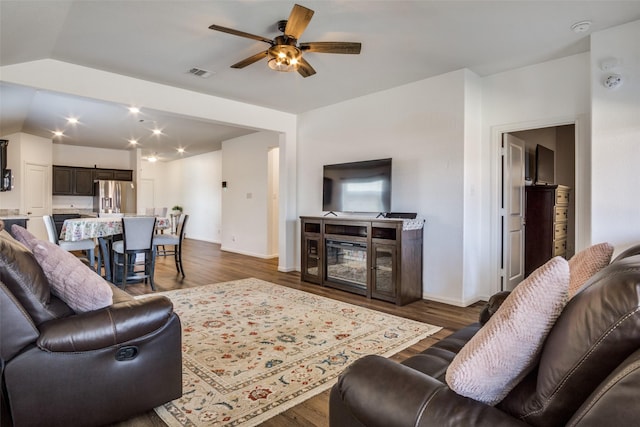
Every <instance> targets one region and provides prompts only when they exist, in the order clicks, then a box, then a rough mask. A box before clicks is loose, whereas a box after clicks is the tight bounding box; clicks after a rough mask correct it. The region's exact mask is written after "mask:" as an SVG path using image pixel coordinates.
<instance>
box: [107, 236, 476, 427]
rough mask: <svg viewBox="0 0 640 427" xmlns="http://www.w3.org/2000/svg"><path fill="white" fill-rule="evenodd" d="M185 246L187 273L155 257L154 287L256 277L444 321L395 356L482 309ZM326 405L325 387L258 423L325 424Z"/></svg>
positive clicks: (281, 426)
mask: <svg viewBox="0 0 640 427" xmlns="http://www.w3.org/2000/svg"><path fill="white" fill-rule="evenodd" d="M183 245H184V247H183V265H184V270H185V274H186V277H184V278H182V276H180V275H178V274H177V273H176V268H175V264H174V262H173V257H172V256H168V257H166V258H163V257H160V258H159V259H158V261H157V262H156V270H155V285H156V288H157V290H158V291H167V290H173V289H182V288H189V287H193V286H201V285H207V284H210V283H218V282H225V281H230V280H238V279H245V278H248V277H255V278H258V279H262V280H267V281H269V282H272V283H277V284H279V285H283V286H288V287H290V288H295V289H299V290H303V291H306V292H311V293H314V294H317V295H322V296H325V297H328V298H333V299H336V300H339V301H344V302H347V303H350V304H355V305H359V306H362V307H367V308H370V309H373V310H379V311H382V312H385V313H389V314H393V315H396V316H401V317H405V318H408V319H413V320H418V321H421V322H426V323H430V324H432V325H438V326H442V328H443V329H442V330H441V331H440V332H438V333H436V334H434V335H432V336H430V337H428V338H426V339H424V340H422V341H420V342H418V343H417V344H415V345H413V346H411V347H409V348H406V349H405V350H403V351H401V352H400V353H398V354H396V355H394V356H392V357H391V358H392V359H394V360H398V361H401V360H404V359H406V358H408V357H410V356H411V355H413V354H416V353H419V352H421V351H422V350H424V349H425V348H427V347H429V346H430V345H432V344H433V343H435V342H437V341H438V340H440V339H442V338H444V337H446V336H447V335H449V334H451V333H452V332H453V331H455V330H456V329H459V328H461V327H462V326H465V325H468V324H469V323H472V322H476V321H477V319H478V315H479V313H480V310H481V309H482V307H483V304H482V303H476V304H474V305H472V306H471V307H467V308H461V307H454V306H451V305H447V304H442V303H438V302H433V301H426V300H422V301H417V302H414V303H412V304H408V305H405V306H403V307H397V306H396V305H394V304H391V303H387V302H383V301H376V300H367V299H366V298H364V297H362V296H359V295H353V294H350V293H347V292H343V291H339V290H335V289H331V288H325V287H322V286H318V285H315V284H311V283H306V282H302V281H301V280H300V274H299V273H298V272H292V273H281V272H278V270H277V266H278V261H277V259H270V260H265V259H260V258H253V257H249V256H244V255H238V254H234V253H230V252H223V251H221V250H220V245H218V244H214V243H208V242H202V241H198V240H191V239H185V240H184V244H183ZM126 290H127V292H129V293H130V294H132V295H140V294H143V293H148V292H151V289H150V288H149V286H148V285H143V284H137V285H129V286H127V288H126ZM328 406H329V391H326V392H324V393H321V394H319V395H317V396H316V397H313V398H311V399H309V400H307V401H306V402H303V403H301V404H299V405H297V406H295V407H293V408H291V409H289V410H287V411H285V412H283V413H282V414H280V415H278V416H276V417H274V418H272V419H270V420H268V421H266V422H264V423H263V424H261V425H262V426H266V427H289V426H290V427H293V426H296V427H301V426H317V427H320V426H328V424H329V421H328ZM117 425H118V426H120V427H124V426H127V427H138V426H165V424H164V423H163V422H162V420H161V419H160V418H159V417H158V416H157V415H156V414H155V412H153V411H149V412H148V413H146V414H143V415H141V416H139V417H136V418H134V419H131V420H128V421H125V422H122V423H119V424H117Z"/></svg>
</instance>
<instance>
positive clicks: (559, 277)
mask: <svg viewBox="0 0 640 427" xmlns="http://www.w3.org/2000/svg"><path fill="white" fill-rule="evenodd" d="M568 287H569V263H568V262H567V260H565V259H564V258H561V257H555V258H553V259H551V260H550V261H548V262H547V263H546V264H545V265H543V266H542V267H540V268H538V269H537V270H536V271H534V272H533V273H531V275H530V276H529V277H528V278H527V279H526V280H524V281H523V282H522V283H520V284H519V285H518V286H516V288H515V289H514V290H513V291H512V292H511V294H510V295H509V296H508V297H507V299H506V300H505V301H504V303H503V304H502V305H501V306H500V308H499V309H498V310H497V311H496V312H495V314H494V315H493V316H492V317H491V318H490V319H489V321H488V322H487V323H486V324H485V325H484V326H483V327H482V328H481V329H480V330H479V331H478V333H477V334H476V335H475V336H474V337H473V338H471V339H470V340H469V342H468V343H467V344H466V345H465V346H464V347H463V348H462V349H461V350H460V352H459V353H458V354H457V355H456V357H455V358H454V359H453V361H452V362H451V364H450V365H449V368H448V369H447V373H446V376H445V379H446V382H447V384H448V385H449V388H451V390H453V391H455V392H456V393H458V394H460V395H462V396H466V397H469V398H471V399H474V400H478V401H480V402H484V403H486V404H488V405H495V404H496V403H498V402H500V401H501V400H502V399H503V398H504V397H505V396H506V395H507V393H509V391H511V389H513V387H515V385H516V384H518V383H519V382H520V380H521V379H522V378H523V377H524V376H525V375H526V374H527V373H528V372H529V371H530V370H531V368H532V367H533V366H534V365H535V363H536V362H537V358H538V356H539V353H540V350H541V348H542V344H543V343H544V340H545V338H546V337H547V334H548V333H549V331H550V330H551V328H552V327H553V324H554V323H555V321H556V319H557V318H558V316H559V315H560V312H561V311H562V309H563V308H564V306H565V304H566V302H567V290H568Z"/></svg>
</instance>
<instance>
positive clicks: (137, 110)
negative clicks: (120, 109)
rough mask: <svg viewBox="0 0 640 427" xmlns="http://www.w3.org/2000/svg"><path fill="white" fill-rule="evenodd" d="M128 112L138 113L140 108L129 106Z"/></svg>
mask: <svg viewBox="0 0 640 427" xmlns="http://www.w3.org/2000/svg"><path fill="white" fill-rule="evenodd" d="M129 112H131V113H133V114H138V113H139V112H140V109H139V108H138V107H129Z"/></svg>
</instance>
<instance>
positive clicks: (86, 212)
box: [51, 208, 96, 215]
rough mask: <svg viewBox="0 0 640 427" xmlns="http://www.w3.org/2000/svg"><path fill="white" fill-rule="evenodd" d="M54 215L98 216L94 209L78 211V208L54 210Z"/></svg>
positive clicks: (52, 211)
mask: <svg viewBox="0 0 640 427" xmlns="http://www.w3.org/2000/svg"><path fill="white" fill-rule="evenodd" d="M51 213H52V214H53V215H56V214H58V215H73V214H79V215H96V213H95V212H94V211H93V210H92V209H78V208H54V209H52V210H51Z"/></svg>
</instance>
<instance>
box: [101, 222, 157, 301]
mask: <svg viewBox="0 0 640 427" xmlns="http://www.w3.org/2000/svg"><path fill="white" fill-rule="evenodd" d="M155 226H156V218H155V217H148V216H144V217H140V216H138V217H126V216H125V217H124V218H122V240H118V241H117V242H114V243H113V246H112V250H113V268H112V271H113V273H112V274H113V282H114V283H116V282H117V281H118V272H119V268H120V269H121V270H122V275H121V276H120V285H121V287H122V288H123V289H124V287H125V286H126V285H127V281H128V280H142V279H144V282H145V283H147V280H148V281H149V284H150V285H151V289H152V290H155V285H154V284H153V270H154V267H155V253H154V252H155V251H154V246H153V231H154V229H155ZM138 255H141V256H144V261H138ZM118 267H119V268H118ZM140 267H142V269H140ZM136 268H138V269H136Z"/></svg>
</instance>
